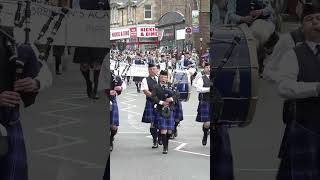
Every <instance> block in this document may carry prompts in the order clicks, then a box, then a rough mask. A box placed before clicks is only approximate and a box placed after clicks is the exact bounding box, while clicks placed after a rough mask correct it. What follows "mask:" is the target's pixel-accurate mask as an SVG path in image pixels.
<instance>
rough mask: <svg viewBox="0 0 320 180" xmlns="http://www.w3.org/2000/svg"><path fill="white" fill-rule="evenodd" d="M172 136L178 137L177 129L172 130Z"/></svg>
mask: <svg viewBox="0 0 320 180" xmlns="http://www.w3.org/2000/svg"><path fill="white" fill-rule="evenodd" d="M174 137H178V130H177V129H176V130H175V131H174Z"/></svg>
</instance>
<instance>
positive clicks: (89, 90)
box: [87, 82, 92, 98]
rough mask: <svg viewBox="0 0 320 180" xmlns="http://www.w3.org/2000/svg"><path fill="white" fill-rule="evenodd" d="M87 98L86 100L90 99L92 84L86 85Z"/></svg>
mask: <svg viewBox="0 0 320 180" xmlns="http://www.w3.org/2000/svg"><path fill="white" fill-rule="evenodd" d="M87 96H88V98H91V97H92V82H88V83H87Z"/></svg>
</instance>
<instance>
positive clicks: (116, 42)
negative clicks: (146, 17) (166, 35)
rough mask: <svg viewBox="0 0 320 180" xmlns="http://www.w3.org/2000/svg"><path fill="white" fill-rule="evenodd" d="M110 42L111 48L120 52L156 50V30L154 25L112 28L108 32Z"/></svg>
mask: <svg viewBox="0 0 320 180" xmlns="http://www.w3.org/2000/svg"><path fill="white" fill-rule="evenodd" d="M110 40H111V43H112V46H113V47H114V48H116V49H119V50H120V51H123V50H124V49H139V50H141V51H145V50H153V49H156V48H158V42H159V41H158V29H157V28H155V25H154V24H153V25H152V24H151V25H150V24H147V25H137V26H129V27H118V28H113V29H111V30H110Z"/></svg>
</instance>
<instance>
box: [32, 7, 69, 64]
mask: <svg viewBox="0 0 320 180" xmlns="http://www.w3.org/2000/svg"><path fill="white" fill-rule="evenodd" d="M68 12H69V9H67V8H61V10H60V12H55V11H51V15H50V17H49V19H48V20H47V22H46V23H45V24H44V25H43V27H42V29H41V31H40V33H39V35H38V38H37V39H36V40H35V42H34V43H35V45H36V46H38V47H39V45H40V43H39V42H40V40H41V39H42V38H43V36H44V35H45V34H46V33H47V31H48V29H49V27H50V25H51V23H52V22H53V20H54V18H55V17H56V16H57V15H58V16H59V17H58V19H57V20H56V21H55V23H54V25H53V28H52V30H51V32H50V35H49V36H48V37H47V41H46V43H45V44H44V46H43V48H40V49H41V50H40V55H39V59H41V60H42V61H47V60H48V57H49V52H50V49H51V45H52V43H53V41H54V37H55V36H56V35H57V32H58V31H59V29H60V27H61V24H62V21H63V19H64V18H65V17H66V15H67V14H68Z"/></svg>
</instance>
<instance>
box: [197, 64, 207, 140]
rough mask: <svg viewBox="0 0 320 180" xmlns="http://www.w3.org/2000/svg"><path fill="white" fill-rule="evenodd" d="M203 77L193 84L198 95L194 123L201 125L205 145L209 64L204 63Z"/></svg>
mask: <svg viewBox="0 0 320 180" xmlns="http://www.w3.org/2000/svg"><path fill="white" fill-rule="evenodd" d="M203 72H204V75H203V76H201V77H200V78H199V79H198V80H197V83H196V84H195V86H196V89H197V92H198V93H199V96H198V100H199V105H198V109H197V111H198V114H197V117H196V121H197V122H200V123H203V127H202V131H203V138H202V145H204V146H205V145H207V139H208V132H209V128H210V118H209V108H210V84H211V81H210V64H209V63H205V65H204V70H203Z"/></svg>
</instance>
